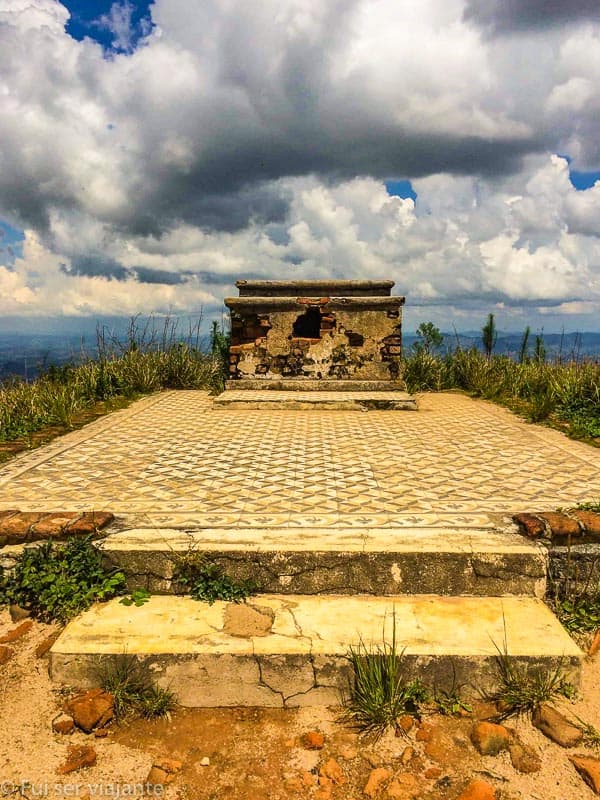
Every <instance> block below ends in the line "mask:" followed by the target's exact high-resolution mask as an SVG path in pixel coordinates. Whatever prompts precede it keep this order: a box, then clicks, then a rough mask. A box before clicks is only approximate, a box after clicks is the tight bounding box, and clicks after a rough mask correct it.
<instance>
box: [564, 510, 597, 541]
mask: <svg viewBox="0 0 600 800" xmlns="http://www.w3.org/2000/svg"><path fill="white" fill-rule="evenodd" d="M571 516H572V517H575V519H576V520H578V521H579V522H580V523H581V524H582V525H583V527H584V528H585V533H586V538H589V537H590V536H594V537H598V538H599V539H600V514H596V513H595V512H594V511H573V512H571Z"/></svg>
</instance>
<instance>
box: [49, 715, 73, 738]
mask: <svg viewBox="0 0 600 800" xmlns="http://www.w3.org/2000/svg"><path fill="white" fill-rule="evenodd" d="M52 730H53V731H54V733H60V734H62V735H63V736H66V735H68V734H70V733H73V731H74V730H75V723H74V722H73V717H70V716H69V715H68V714H61V715H60V716H59V717H56V719H54V720H52Z"/></svg>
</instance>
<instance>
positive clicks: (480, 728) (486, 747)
mask: <svg viewBox="0 0 600 800" xmlns="http://www.w3.org/2000/svg"><path fill="white" fill-rule="evenodd" d="M471 741H472V742H473V744H474V745H475V748H476V749H477V750H478V751H479V752H480V753H481V755H483V756H497V755H498V753H500V752H502V750H508V746H509V744H510V733H509V732H508V730H507V729H506V728H505V727H504V725H496V724H495V723H493V722H478V723H477V724H476V725H474V726H473V728H472V730H471Z"/></svg>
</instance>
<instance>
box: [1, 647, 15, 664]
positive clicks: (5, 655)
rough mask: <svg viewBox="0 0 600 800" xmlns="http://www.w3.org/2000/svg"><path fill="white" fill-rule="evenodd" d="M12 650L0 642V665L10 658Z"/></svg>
mask: <svg viewBox="0 0 600 800" xmlns="http://www.w3.org/2000/svg"><path fill="white" fill-rule="evenodd" d="M13 652H14V651H13V650H12V649H11V648H10V647H6V645H4V644H0V666H1V665H2V664H6V662H7V661H9V660H10V659H11V658H12V655H13Z"/></svg>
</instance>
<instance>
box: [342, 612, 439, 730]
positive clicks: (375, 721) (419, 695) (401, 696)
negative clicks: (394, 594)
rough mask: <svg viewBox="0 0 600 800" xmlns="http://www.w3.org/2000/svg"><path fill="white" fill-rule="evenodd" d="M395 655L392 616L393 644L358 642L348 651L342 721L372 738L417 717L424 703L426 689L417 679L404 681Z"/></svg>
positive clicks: (401, 658) (399, 658)
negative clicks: (348, 681)
mask: <svg viewBox="0 0 600 800" xmlns="http://www.w3.org/2000/svg"><path fill="white" fill-rule="evenodd" d="M403 657H404V653H403V652H398V648H397V641H396V616H395V614H393V615H392V640H391V642H386V641H385V631H384V642H383V644H381V645H380V644H377V645H373V646H371V647H369V646H367V645H366V644H365V642H364V641H363V639H362V638H361V639H360V641H359V644H358V645H357V646H356V647H350V649H349V651H348V659H349V661H350V664H351V665H352V670H353V681H352V683H351V686H350V687H349V692H348V696H347V697H345V698H344V706H345V709H344V712H343V714H342V719H343V720H344V721H346V722H349V723H350V724H352V725H355V726H356V727H357V728H359V730H361V731H362V732H363V733H365V734H370V735H372V736H374V737H375V738H378V737H380V736H382V735H383V734H384V733H385V731H386V730H387V729H388V728H390V727H395V726H396V724H397V720H398V717H400V716H401V715H402V714H416V713H418V711H419V707H420V706H421V705H422V704H423V703H425V702H426V701H427V698H428V693H427V691H426V689H425V686H424V685H423V684H422V683H421V681H420V680H419V679H418V678H417V679H414V680H410V681H409V680H406V679H405V677H404V675H403V670H402V666H403V665H402V662H403Z"/></svg>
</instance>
